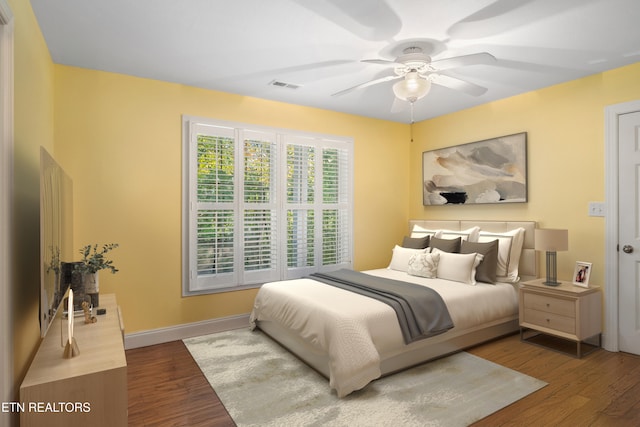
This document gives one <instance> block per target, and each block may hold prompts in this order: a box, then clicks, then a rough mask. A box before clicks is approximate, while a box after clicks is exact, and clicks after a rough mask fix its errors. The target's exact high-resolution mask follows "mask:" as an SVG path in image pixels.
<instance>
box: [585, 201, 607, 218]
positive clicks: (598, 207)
mask: <svg viewBox="0 0 640 427" xmlns="http://www.w3.org/2000/svg"><path fill="white" fill-rule="evenodd" d="M589 216H604V202H589Z"/></svg>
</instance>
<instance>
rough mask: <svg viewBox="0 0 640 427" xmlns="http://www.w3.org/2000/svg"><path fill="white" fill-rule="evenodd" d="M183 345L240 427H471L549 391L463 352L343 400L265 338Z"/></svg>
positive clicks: (227, 335)
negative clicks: (541, 392) (476, 422)
mask: <svg viewBox="0 0 640 427" xmlns="http://www.w3.org/2000/svg"><path fill="white" fill-rule="evenodd" d="M184 343H185V345H186V346H187V348H188V349H189V352H190V353H191V355H192V356H193V358H194V359H195V361H196V363H197V364H198V366H200V369H201V370H202V372H203V373H204V375H205V376H206V377H207V380H208V381H209V383H210V384H211V386H212V387H213V389H214V390H215V391H216V393H217V394H218V397H219V398H220V400H221V401H222V403H223V404H224V406H225V408H227V411H229V414H230V415H231V417H232V418H233V420H234V421H235V422H236V424H237V425H238V426H287V427H288V426H349V427H353V426H373V425H375V426H387V425H388V426H447V427H449V426H451V427H454V426H467V425H469V424H471V423H473V422H475V421H478V420H480V419H482V418H484V417H486V416H487V415H490V414H492V413H493V412H496V411H498V410H500V409H502V408H504V407H505V406H508V405H509V404H511V403H513V402H515V401H517V400H519V399H521V398H523V397H525V396H527V395H528V394H530V393H533V392H534V391H536V390H538V389H540V388H542V387H544V386H545V385H546V383H544V382H542V381H539V380H537V379H535V378H531V377H529V376H527V375H523V374H521V373H519V372H516V371H513V370H511V369H507V368H505V367H503V366H500V365H497V364H495V363H493V362H489V361H487V360H484V359H482V358H479V357H476V356H473V355H471V354H469V353H465V352H460V353H457V354H454V355H451V356H448V357H446V358H443V359H439V360H436V361H433V362H429V363H425V364H423V365H420V366H417V367H415V368H411V369H409V370H406V371H404V372H401V373H398V374H395V375H391V376H388V377H384V378H381V379H378V380H376V381H374V382H372V383H370V384H369V385H367V386H366V387H365V388H364V389H362V390H359V391H356V392H354V393H351V394H350V395H348V396H347V397H345V398H342V399H338V397H337V396H336V394H335V392H332V391H331V390H330V388H329V381H328V380H327V379H326V378H324V377H323V376H321V375H320V374H318V373H317V372H316V371H315V370H313V369H311V368H310V367H308V366H307V365H306V364H304V363H303V362H301V361H300V360H299V359H298V358H296V357H295V356H293V355H292V354H291V353H289V352H288V351H287V350H285V349H284V348H282V347H281V346H280V345H278V344H277V343H275V342H274V341H273V340H271V339H270V338H269V337H268V336H266V335H265V334H263V333H262V332H259V331H250V330H248V329H238V330H233V331H228V332H222V333H217V334H212V335H207V336H202V337H196V338H189V339H185V340H184Z"/></svg>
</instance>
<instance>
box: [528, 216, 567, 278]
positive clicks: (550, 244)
mask: <svg viewBox="0 0 640 427" xmlns="http://www.w3.org/2000/svg"><path fill="white" fill-rule="evenodd" d="M535 239H536V243H535V250H536V251H545V252H546V254H547V256H546V261H547V279H546V281H545V282H542V283H543V284H545V285H547V286H558V285H559V284H560V282H558V275H557V274H558V265H557V261H556V252H557V251H566V250H568V249H569V231H568V230H557V229H551V228H537V229H536V231H535Z"/></svg>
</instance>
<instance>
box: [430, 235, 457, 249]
mask: <svg viewBox="0 0 640 427" xmlns="http://www.w3.org/2000/svg"><path fill="white" fill-rule="evenodd" d="M461 240H462V238H461V237H456V238H455V239H439V238H437V237H432V238H431V241H430V242H429V246H431V247H432V248H434V249H440V250H441V251H442V252H451V253H460V241H461Z"/></svg>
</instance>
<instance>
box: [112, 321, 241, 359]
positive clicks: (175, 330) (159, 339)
mask: <svg viewBox="0 0 640 427" xmlns="http://www.w3.org/2000/svg"><path fill="white" fill-rule="evenodd" d="M248 327H249V314H248V313H247V314H241V315H238V316H231V317H223V318H220V319H211V320H205V321H202V322H196V323H187V324H184V325H178V326H170V327H168V328H160V329H153V330H150V331H142V332H134V333H131V334H125V336H124V348H125V350H129V349H132V348H138V347H146V346H149V345H155V344H162V343H165V342H170V341H177V340H182V339H184V338H190V337H197V336H200V335H207V334H214V333H216V332H224V331H230V330H232V329H240V328H248Z"/></svg>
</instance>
